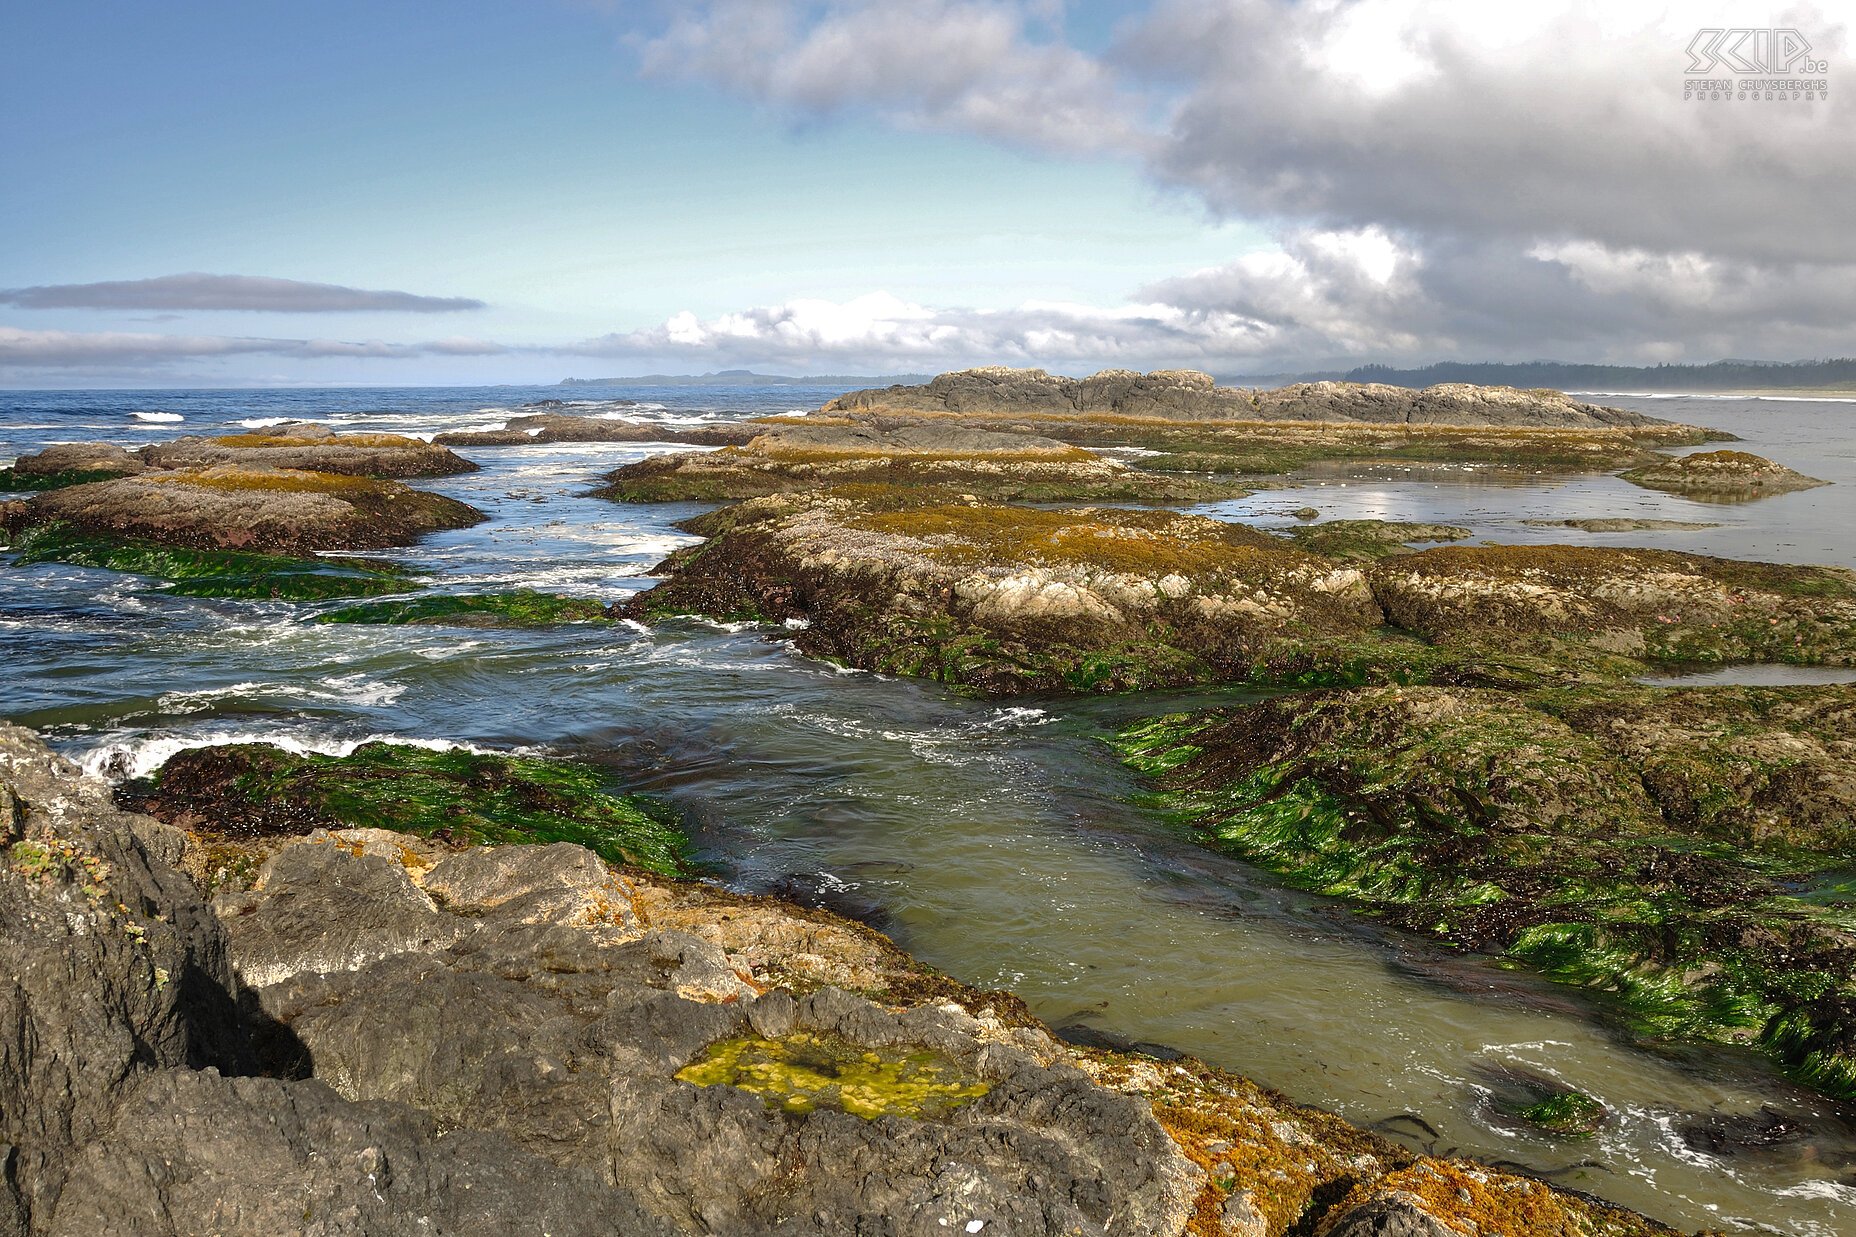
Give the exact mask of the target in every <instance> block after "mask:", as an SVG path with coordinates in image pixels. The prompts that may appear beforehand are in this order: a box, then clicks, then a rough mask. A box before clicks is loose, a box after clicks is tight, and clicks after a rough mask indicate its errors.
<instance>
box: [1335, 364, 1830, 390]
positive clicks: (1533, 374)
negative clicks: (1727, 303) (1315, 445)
mask: <svg viewBox="0 0 1856 1237" xmlns="http://www.w3.org/2000/svg"><path fill="white" fill-rule="evenodd" d="M1347 381H1348V382H1383V383H1386V384H1388V385H1390V386H1396V387H1428V386H1434V385H1435V384H1437V383H1440V382H1473V383H1476V384H1478V385H1480V386H1501V387H1524V388H1527V387H1552V388H1553V389H1555V390H1559V391H1569V390H1571V391H1616V390H1634V389H1641V390H1652V391H1669V390H1685V391H1737V390H1745V389H1756V388H1784V387H1796V388H1809V389H1813V390H1821V389H1824V388H1829V387H1848V386H1856V357H1833V358H1831V359H1829V360H1823V361H1714V362H1712V363H1710V364H1707V365H1572V364H1567V363H1564V362H1560V361H1524V362H1520V363H1517V364H1503V363H1500V362H1491V361H1474V362H1472V361H1439V362H1438V363H1437V364H1435V365H1426V366H1425V367H1424V368H1422V369H1395V368H1393V367H1392V366H1390V365H1361V366H1359V367H1358V368H1356V369H1350V370H1348V371H1347Z"/></svg>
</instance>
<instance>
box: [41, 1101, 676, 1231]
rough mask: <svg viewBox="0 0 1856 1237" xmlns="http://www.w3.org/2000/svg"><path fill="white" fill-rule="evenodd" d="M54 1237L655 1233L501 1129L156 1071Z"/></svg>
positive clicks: (89, 1164) (68, 1196) (647, 1220)
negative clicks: (445, 1126) (447, 1127)
mask: <svg viewBox="0 0 1856 1237" xmlns="http://www.w3.org/2000/svg"><path fill="white" fill-rule="evenodd" d="M32 1231H33V1232H34V1233H42V1234H46V1235H47V1237H54V1235H55V1237H96V1235H98V1234H125V1235H128V1234H133V1235H135V1237H169V1235H172V1237H180V1235H182V1234H188V1235H192V1234H200V1235H202V1237H204V1235H205V1234H215V1235H218V1234H252V1235H253V1237H257V1235H259V1234H263V1235H266V1237H268V1235H270V1234H277V1233H300V1234H306V1235H308V1234H314V1235H317V1237H337V1235H340V1237H348V1235H350V1234H368V1235H375V1234H378V1235H381V1237H387V1235H392V1237H399V1235H401V1234H404V1235H405V1237H428V1235H431V1234H479V1233H481V1234H496V1235H502V1234H508V1235H509V1237H516V1235H517V1234H523V1235H528V1234H538V1233H547V1234H551V1235H553V1237H580V1235H583V1234H584V1235H586V1237H593V1235H594V1234H611V1233H654V1232H662V1231H664V1230H663V1226H662V1225H661V1223H659V1222H657V1221H655V1220H654V1219H653V1218H652V1217H651V1216H649V1215H647V1214H646V1213H644V1212H643V1211H642V1210H641V1209H640V1208H639V1207H638V1206H637V1204H636V1202H635V1201H634V1200H633V1199H631V1198H630V1197H629V1196H628V1195H627V1194H626V1193H625V1192H624V1191H623V1190H621V1189H617V1188H615V1187H614V1186H612V1185H611V1184H610V1183H609V1182H607V1181H605V1180H603V1179H602V1177H601V1175H600V1174H598V1173H596V1172H592V1171H587V1170H576V1169H572V1168H564V1167H563V1166H561V1165H559V1164H556V1163H554V1162H552V1161H549V1160H545V1159H542V1158H540V1157H537V1156H534V1155H531V1154H528V1153H526V1152H524V1151H522V1150H521V1149H520V1148H517V1147H514V1146H511V1145H510V1144H509V1143H508V1142H507V1140H504V1139H501V1138H497V1137H495V1136H494V1135H486V1134H482V1133H479V1132H475V1131H468V1130H460V1131H456V1132H452V1133H440V1132H439V1129H438V1126H437V1124H436V1123H435V1122H434V1121H433V1120H432V1119H431V1118H430V1117H429V1116H426V1115H425V1114H422V1113H420V1112H418V1111H416V1110H414V1109H411V1108H407V1107H405V1106H404V1105H398V1104H352V1103H350V1102H348V1101H347V1100H344V1099H342V1098H341V1097H340V1096H339V1095H337V1094H336V1093H335V1092H334V1091H333V1090H331V1089H330V1088H329V1087H328V1086H326V1085H325V1084H323V1083H320V1082H316V1081H313V1080H312V1081H304V1082H286V1081H281V1080H278V1079H273V1078H225V1077H221V1076H220V1075H219V1074H218V1073H216V1072H215V1071H212V1070H204V1071H191V1070H169V1071H165V1072H161V1073H155V1074H152V1075H149V1076H147V1077H146V1079H145V1080H144V1081H143V1082H142V1084H141V1085H140V1086H139V1087H138V1088H137V1089H136V1090H135V1092H134V1093H133V1094H132V1095H131V1096H129V1097H128V1099H127V1100H126V1102H125V1103H124V1104H123V1105H122V1108H121V1111H120V1114H119V1116H118V1119H117V1122H116V1124H115V1127H114V1128H113V1129H112V1130H110V1132H109V1133H108V1134H107V1135H106V1136H104V1137H102V1138H101V1139H99V1140H97V1141H96V1142H94V1143H91V1144H90V1145H89V1146H87V1147H86V1148H85V1149H84V1150H83V1152H82V1153H81V1154H80V1155H79V1156H78V1157H77V1158H76V1162H75V1163H74V1164H73V1165H72V1166H71V1173H70V1178H69V1181H68V1183H67V1186H66V1189H65V1190H64V1192H63V1194H62V1195H61V1197H60V1198H59V1199H58V1201H57V1204H56V1206H55V1207H53V1208H51V1209H50V1210H49V1212H48V1214H46V1215H44V1216H43V1217H40V1218H39V1219H38V1220H37V1222H36V1223H35V1226H34V1228H33V1230H32Z"/></svg>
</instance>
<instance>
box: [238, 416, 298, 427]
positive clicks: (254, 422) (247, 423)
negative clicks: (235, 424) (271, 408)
mask: <svg viewBox="0 0 1856 1237" xmlns="http://www.w3.org/2000/svg"><path fill="white" fill-rule="evenodd" d="M294 420H296V418H295V417H246V418H245V419H244V420H243V421H240V422H239V424H240V425H242V426H244V427H245V428H246V429H248V430H267V429H270V428H271V426H273V425H288V424H290V422H292V421H294Z"/></svg>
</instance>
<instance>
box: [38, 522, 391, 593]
mask: <svg viewBox="0 0 1856 1237" xmlns="http://www.w3.org/2000/svg"><path fill="white" fill-rule="evenodd" d="M9 549H10V551H11V552H12V553H14V554H15V555H17V557H16V558H15V559H14V563H15V565H17V566H27V565H30V564H33V563H51V562H57V563H69V564H71V565H72V566H74V567H99V568H103V569H104V570H107V571H123V572H128V573H130V574H132V575H142V576H152V577H155V578H156V579H161V580H166V581H168V582H169V591H170V592H173V593H176V594H179V595H181V596H185V597H230V598H244V599H250V600H267V599H278V600H284V601H319V600H322V599H325V598H332V597H374V596H380V595H382V594H386V593H403V592H405V591H407V590H408V589H411V588H415V587H417V584H416V583H415V581H414V580H413V579H412V578H411V577H410V576H409V575H407V574H406V573H405V572H403V571H400V570H398V569H396V568H393V567H391V566H389V565H387V564H366V565H363V564H357V563H354V562H348V561H342V560H335V559H306V558H292V557H288V556H285V555H276V554H250V553H243V552H240V551H236V550H200V549H189V548H186V547H177V546H168V545H161V544H159V543H156V542H153V541H146V540H142V539H140V538H114V537H105V536H98V535H96V534H93V533H87V532H84V531H83V530H81V529H77V528H74V527H72V526H71V525H69V524H64V523H52V524H41V525H39V526H37V527H35V528H29V529H27V530H25V531H24V532H22V533H20V534H19V535H18V536H17V537H15V538H14V539H13V542H12V544H11V546H10V547H9Z"/></svg>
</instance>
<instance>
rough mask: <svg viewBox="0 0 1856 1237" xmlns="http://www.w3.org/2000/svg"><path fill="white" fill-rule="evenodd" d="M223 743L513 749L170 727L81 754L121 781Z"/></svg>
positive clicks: (344, 750) (90, 769)
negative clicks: (182, 730) (186, 731)
mask: <svg viewBox="0 0 1856 1237" xmlns="http://www.w3.org/2000/svg"><path fill="white" fill-rule="evenodd" d="M223 743H269V744H270V745H272V746H273V747H281V748H283V749H284V750H285V751H286V752H294V753H295V754H296V755H298V756H307V755H310V754H311V753H314V754H317V755H322V756H347V755H349V754H350V753H352V752H353V751H354V750H355V749H356V748H357V747H360V746H361V745H362V744H365V743H392V744H394V745H396V746H399V747H421V748H424V749H426V750H427V751H432V752H456V751H464V752H477V753H481V754H485V755H507V754H510V753H498V752H496V751H495V750H494V749H492V748H487V747H479V746H478V745H476V744H474V743H462V742H457V741H455V740H451V739H409V738H405V737H403V736H400V735H391V734H370V735H367V736H366V737H364V738H359V739H343V738H337V737H335V736H334V735H328V734H316V733H313V732H297V733H286V732H282V731H276V730H256V729H232V728H222V729H215V730H202V731H196V732H194V733H192V734H188V735H175V734H169V733H164V734H160V735H136V736H133V737H128V736H124V737H120V738H116V739H112V740H108V741H105V742H103V743H101V744H99V745H98V746H96V747H94V748H91V749H90V750H89V751H87V752H83V753H80V754H79V755H78V756H77V757H76V759H77V763H78V764H79V765H80V766H82V768H83V770H84V771H85V772H86V773H89V774H92V775H93V776H96V777H101V778H105V779H107V780H109V781H112V782H120V781H127V780H129V779H130V778H137V777H146V776H148V775H149V774H150V773H153V772H154V771H155V770H156V769H159V768H160V767H161V766H162V765H164V764H166V763H167V762H168V761H169V760H170V759H172V758H173V757H174V756H175V755H176V754H177V753H180V752H185V751H191V750H192V749H194V748H196V747H217V746H219V745H220V744H223ZM535 750H537V749H534V748H521V747H519V748H514V749H512V752H513V753H514V754H517V755H523V754H528V753H531V752H533V751H535Z"/></svg>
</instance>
